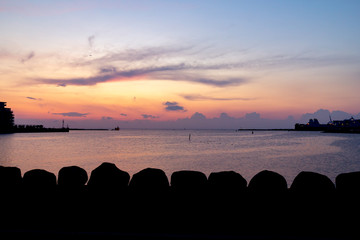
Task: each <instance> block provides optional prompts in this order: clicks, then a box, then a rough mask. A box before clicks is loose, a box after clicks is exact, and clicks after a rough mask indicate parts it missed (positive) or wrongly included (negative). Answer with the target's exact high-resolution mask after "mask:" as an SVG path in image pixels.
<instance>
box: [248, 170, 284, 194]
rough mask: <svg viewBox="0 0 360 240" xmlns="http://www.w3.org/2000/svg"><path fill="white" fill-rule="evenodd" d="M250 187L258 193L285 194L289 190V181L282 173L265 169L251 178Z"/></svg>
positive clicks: (250, 189) (253, 191)
mask: <svg viewBox="0 0 360 240" xmlns="http://www.w3.org/2000/svg"><path fill="white" fill-rule="evenodd" d="M248 189H249V191H251V192H252V193H258V194H272V195H274V194H275V195H276V194H284V193H286V192H287V182H286V180H285V178H284V177H283V176H281V175H280V174H278V173H276V172H273V171H268V170H264V171H261V172H259V173H258V174H256V175H255V176H254V177H253V178H252V179H251V180H250V182H249V186H248Z"/></svg>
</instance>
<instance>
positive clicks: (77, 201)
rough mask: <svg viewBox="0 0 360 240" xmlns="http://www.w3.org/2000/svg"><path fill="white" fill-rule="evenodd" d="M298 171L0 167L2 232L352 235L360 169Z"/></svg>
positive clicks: (46, 235) (55, 235) (56, 235)
mask: <svg viewBox="0 0 360 240" xmlns="http://www.w3.org/2000/svg"><path fill="white" fill-rule="evenodd" d="M335 183H336V184H334V183H333V182H332V181H331V180H330V179H329V178H328V177H327V176H324V175H321V174H319V173H314V172H300V173H299V174H298V175H297V176H296V178H295V179H294V181H293V183H292V184H291V186H290V187H288V185H287V182H286V180H285V178H284V177H283V176H281V175H280V174H278V173H275V172H272V171H267V170H265V171H262V172H259V173H258V174H256V175H255V176H254V177H253V178H252V179H251V180H250V181H249V183H247V181H246V180H245V179H244V178H243V177H242V176H241V175H240V174H239V173H236V172H233V171H228V172H216V173H211V174H210V175H209V177H208V178H207V177H206V175H205V174H203V173H201V172H197V171H177V172H174V173H173V174H172V175H171V178H170V182H169V179H168V178H167V176H166V175H165V173H164V171H162V170H161V169H154V168H147V169H144V170H142V171H140V172H138V173H136V174H134V175H133V176H132V178H131V179H130V175H129V174H128V173H127V172H125V171H122V170H120V169H119V168H118V167H117V166H116V165H115V164H112V163H103V164H101V165H100V166H99V167H97V168H96V169H94V170H93V171H92V172H91V175H90V177H88V174H87V172H86V171H85V170H84V169H82V168H80V167H77V166H69V167H64V168H62V169H61V170H60V171H59V173H58V178H57V179H56V176H55V174H53V173H50V172H48V171H45V170H40V169H34V170H31V171H28V172H26V173H24V175H23V177H22V175H21V171H20V169H19V168H16V167H0V194H1V195H0V207H1V216H0V219H1V220H0V221H1V222H0V236H7V237H12V238H13V237H21V238H25V237H26V238H28V237H34V239H35V238H36V239H64V238H76V239H105V238H106V239H108V238H111V239H357V237H359V236H360V230H359V226H360V225H359V223H360V220H359V216H360V201H359V200H360V172H352V173H343V174H340V175H338V176H337V177H336V181H335Z"/></svg>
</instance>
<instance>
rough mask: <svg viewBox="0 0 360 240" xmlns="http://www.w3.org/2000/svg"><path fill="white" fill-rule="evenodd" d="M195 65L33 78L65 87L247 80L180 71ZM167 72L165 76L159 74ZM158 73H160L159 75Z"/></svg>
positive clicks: (226, 83)
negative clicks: (150, 80) (153, 81)
mask: <svg viewBox="0 0 360 240" xmlns="http://www.w3.org/2000/svg"><path fill="white" fill-rule="evenodd" d="M196 68H197V67H196V66H192V65H188V64H185V63H180V64H174V65H164V66H152V67H143V68H135V69H129V70H122V71H121V70H120V71H119V70H117V69H116V68H115V67H102V68H100V69H99V71H98V72H99V73H98V75H96V76H94V77H88V78H70V79H42V78H39V79H35V82H37V83H40V84H50V85H57V86H61V87H66V86H68V85H75V86H93V85H96V84H98V83H105V82H110V81H129V80H134V79H135V78H139V77H143V78H156V79H158V80H172V81H185V82H193V83H200V84H204V85H210V86H215V87H227V86H237V85H240V84H243V83H245V82H247V79H245V78H231V79H222V80H215V79H209V78H197V77H191V76H190V77H189V76H187V75H182V74H181V71H186V70H193V69H196ZM163 73H167V75H166V76H162V75H161V74H163ZM159 74H160V75H159Z"/></svg>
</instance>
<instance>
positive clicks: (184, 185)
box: [171, 170, 207, 194]
mask: <svg viewBox="0 0 360 240" xmlns="http://www.w3.org/2000/svg"><path fill="white" fill-rule="evenodd" d="M206 186H207V178H206V175H205V174H204V173H202V172H198V171H185V170H184V171H177V172H174V173H173V174H172V175H171V188H172V190H173V191H174V192H177V193H184V194H186V193H203V192H204V191H205V190H206Z"/></svg>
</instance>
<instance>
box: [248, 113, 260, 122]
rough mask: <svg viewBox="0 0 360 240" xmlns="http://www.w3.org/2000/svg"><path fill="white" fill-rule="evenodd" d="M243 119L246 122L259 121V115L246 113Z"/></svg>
mask: <svg viewBox="0 0 360 240" xmlns="http://www.w3.org/2000/svg"><path fill="white" fill-rule="evenodd" d="M245 119H246V120H252V121H254V120H259V119H260V114H259V113H257V112H252V113H247V114H246V115H245Z"/></svg>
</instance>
